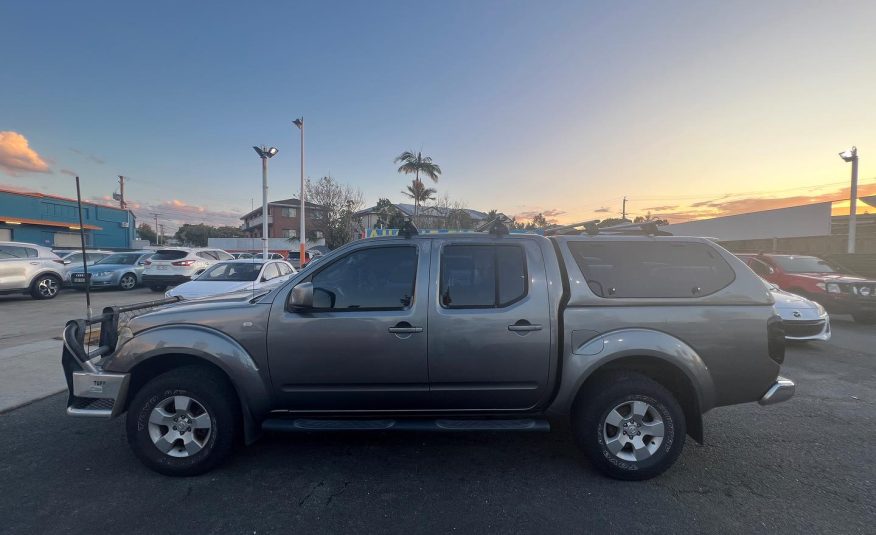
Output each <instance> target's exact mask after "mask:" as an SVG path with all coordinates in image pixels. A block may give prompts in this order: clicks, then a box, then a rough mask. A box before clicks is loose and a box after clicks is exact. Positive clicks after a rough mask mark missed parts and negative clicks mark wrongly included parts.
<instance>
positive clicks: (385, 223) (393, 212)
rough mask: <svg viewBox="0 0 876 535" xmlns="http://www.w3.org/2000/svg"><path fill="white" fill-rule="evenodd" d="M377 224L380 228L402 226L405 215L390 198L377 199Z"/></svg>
mask: <svg viewBox="0 0 876 535" xmlns="http://www.w3.org/2000/svg"><path fill="white" fill-rule="evenodd" d="M375 209H376V211H377V226H378V227H380V228H401V227H402V225H403V224H404V222H405V216H404V214H402V213H401V211H400V210H399V209H398V208H397V207H396V206H395V205H394V204H392V202H391V201H390V200H389V199H384V198H380V199H378V200H377V206H376V207H375Z"/></svg>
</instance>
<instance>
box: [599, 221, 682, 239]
mask: <svg viewBox="0 0 876 535" xmlns="http://www.w3.org/2000/svg"><path fill="white" fill-rule="evenodd" d="M599 232H600V233H602V234H622V235H634V236H636V235H638V236H641V235H645V236H672V235H673V234H672V233H671V232H667V231H665V230H660V229H658V228H657V223H655V222H654V221H640V222H638V223H621V224H620V225H612V226H610V227H603V228H601V229H599Z"/></svg>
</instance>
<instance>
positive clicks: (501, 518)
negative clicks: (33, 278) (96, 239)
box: [0, 290, 876, 533]
mask: <svg viewBox="0 0 876 535" xmlns="http://www.w3.org/2000/svg"><path fill="white" fill-rule="evenodd" d="M158 297H160V294H154V293H152V292H150V291H149V290H135V291H134V292H130V293H122V292H100V293H96V294H95V295H94V298H95V304H94V309H95V311H96V312H98V311H99V310H100V308H101V307H103V306H105V305H106V304H110V303H122V302H125V303H130V302H136V301H143V300H150V299H154V298H158ZM0 314H2V316H3V319H4V321H3V322H0V340H2V341H3V342H4V345H3V348H4V349H5V348H7V344H8V345H9V346H10V347H15V346H16V345H17V344H27V343H39V342H40V341H41V340H44V339H45V338H51V337H54V336H57V334H58V333H59V330H60V328H61V326H62V325H63V323H64V322H65V321H66V320H67V319H70V318H72V317H80V316H82V315H83V314H84V297H83V295H82V294H79V293H75V292H65V293H62V295H60V296H59V297H58V298H56V299H55V300H53V301H50V302H36V301H31V300H29V299H27V298H22V299H18V298H10V297H6V298H2V299H0ZM832 325H833V329H834V333H833V339H832V340H831V341H830V342H827V343H813V344H805V345H793V346H790V347H789V351H788V357H787V362H786V365H785V367H784V368H783V373H784V374H786V375H788V376H789V377H791V378H793V379H795V380H796V381H797V382H798V390H797V395H796V397H794V398H793V399H792V400H790V401H788V402H786V403H782V404H779V405H775V406H772V407H767V408H764V407H760V406H758V405H756V404H750V405H742V406H735V407H726V408H719V409H716V410H714V411H712V412H710V413H709V414H707V415H706V417H705V426H706V445H705V446H699V445H697V444H695V443H693V442H692V441H688V445H687V446H686V448H685V451H684V453H683V455H682V457H681V459H680V460H679V462H678V463H677V464H676V465H675V467H673V468H672V469H671V470H670V471H669V472H667V473H666V474H665V475H663V476H661V477H658V478H656V479H654V480H651V481H646V482H640V483H623V482H618V481H613V480H609V479H606V478H604V477H602V476H600V475H599V474H597V473H596V472H595V471H594V470H592V469H591V468H590V467H589V466H588V465H587V463H586V462H585V461H583V460H582V456H581V455H580V453H579V452H578V450H577V449H576V448H575V447H574V445H573V444H572V441H571V438H570V436H569V434H568V433H567V432H566V431H564V430H558V431H557V432H554V433H551V434H490V433H482V434H458V435H457V434H452V435H451V434H448V435H438V434H426V433H413V434H400V433H399V434H391V433H378V434H324V435H269V436H266V437H264V438H263V439H262V440H261V441H259V442H258V443H256V444H255V445H254V446H252V447H250V448H248V449H245V450H243V451H242V452H241V454H239V455H237V456H235V457H234V458H233V459H232V461H231V462H230V463H229V464H227V465H225V466H224V467H222V468H220V469H218V470H216V471H214V472H211V473H210V474H207V475H205V476H202V477H197V478H189V479H171V478H167V477H164V476H160V475H157V474H155V473H153V472H151V471H149V470H148V469H146V468H144V467H143V466H142V465H140V463H139V462H138V461H137V460H136V459H135V458H134V456H133V455H132V454H131V452H130V450H129V449H128V448H127V445H126V444H125V435H124V429H123V423H124V422H123V420H122V419H118V420H114V421H103V420H81V419H79V420H74V419H70V418H67V417H66V416H65V415H64V406H65V399H64V396H63V395H55V396H51V397H48V398H47V399H44V400H42V401H37V402H35V403H33V404H30V405H28V406H25V407H22V408H19V409H15V410H12V411H10V412H7V413H5V414H3V415H0V448H2V451H4V453H5V455H4V456H2V458H0V486H2V488H4V489H15V492H5V493H2V494H0V518H2V519H4V520H3V524H2V528H0V531H3V530H8V531H9V532H11V533H18V532H22V533H24V532H56V533H77V532H86V531H88V532H93V531H94V529H95V527H99V529H100V530H102V531H104V530H105V531H121V532H125V533H134V532H142V533H157V532H179V531H184V530H187V531H193V532H197V533H252V532H257V533H271V532H291V531H304V532H338V531H342V530H343V531H354V532H360V531H381V532H382V531H414V532H430V533H432V532H446V531H458V532H472V531H491V532H492V531H498V532H549V531H559V532H584V531H590V530H596V529H633V530H637V531H641V530H648V531H649V532H659V531H663V532H680V531H693V532H717V531H722V532H726V531H731V532H746V533H747V532H775V531H790V532H801V531H806V532H827V531H831V532H841V533H867V532H871V530H872V518H873V517H874V515H876V508H874V505H873V501H872V499H871V496H872V494H873V491H874V482H876V470H874V468H873V463H872V458H871V455H870V451H871V449H872V448H871V442H872V437H873V431H872V429H873V426H874V425H876V406H874V401H876V379H874V376H876V374H874V371H876V343H874V342H876V328H873V327H866V326H861V325H856V324H854V323H852V322H851V321H850V319H847V318H844V317H842V316H837V317H835V318H833V319H832ZM54 363H55V364H54V365H57V356H56V357H54ZM54 373H57V375H58V376H60V366H59V365H57V369H56V370H55V372H54ZM59 514H60V516H59Z"/></svg>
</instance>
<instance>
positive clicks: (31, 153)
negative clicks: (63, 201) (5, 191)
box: [0, 130, 51, 176]
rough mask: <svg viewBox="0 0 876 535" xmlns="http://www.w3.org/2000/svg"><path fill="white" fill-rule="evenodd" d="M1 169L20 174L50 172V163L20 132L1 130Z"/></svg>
mask: <svg viewBox="0 0 876 535" xmlns="http://www.w3.org/2000/svg"><path fill="white" fill-rule="evenodd" d="M0 169H2V170H3V172H4V173H6V174H8V175H12V176H18V175H20V174H22V173H50V172H51V171H50V170H49V164H47V163H46V161H45V160H44V159H43V158H42V156H40V155H39V154H37V152H36V151H35V150H33V149H32V148H30V145H28V142H27V138H26V137H24V136H23V135H21V134H19V133H18V132H12V131H9V130H7V131H3V132H0Z"/></svg>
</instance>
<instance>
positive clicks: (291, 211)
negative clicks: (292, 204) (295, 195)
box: [280, 207, 298, 217]
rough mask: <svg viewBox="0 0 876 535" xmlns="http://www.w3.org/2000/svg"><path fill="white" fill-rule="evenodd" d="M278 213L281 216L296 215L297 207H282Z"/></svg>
mask: <svg viewBox="0 0 876 535" xmlns="http://www.w3.org/2000/svg"><path fill="white" fill-rule="evenodd" d="M280 215H282V216H283V217H298V209H297V208H289V207H284V208H283V209H282V210H281V211H280Z"/></svg>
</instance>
